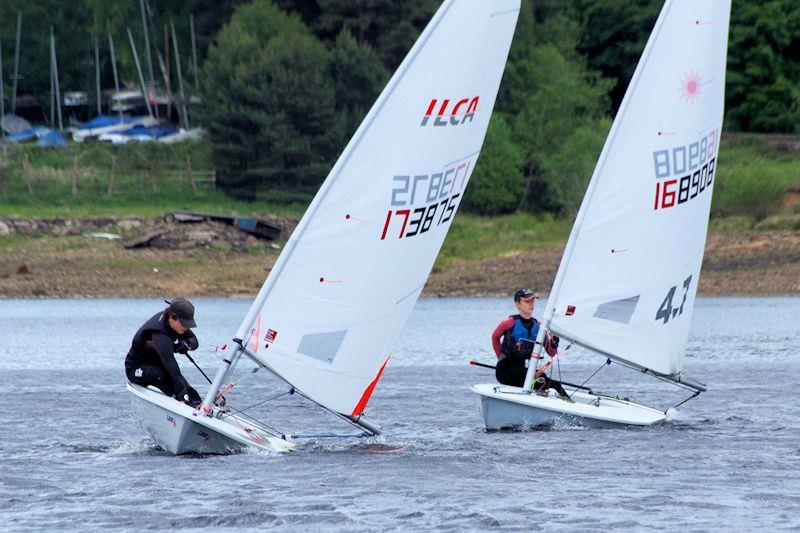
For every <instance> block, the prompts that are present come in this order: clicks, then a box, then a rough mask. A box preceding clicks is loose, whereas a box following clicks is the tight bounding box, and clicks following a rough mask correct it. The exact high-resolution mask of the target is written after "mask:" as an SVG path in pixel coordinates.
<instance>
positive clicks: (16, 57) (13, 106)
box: [11, 11, 22, 115]
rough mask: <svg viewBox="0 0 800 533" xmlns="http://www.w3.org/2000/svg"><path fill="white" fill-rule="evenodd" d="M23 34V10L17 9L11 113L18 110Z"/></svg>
mask: <svg viewBox="0 0 800 533" xmlns="http://www.w3.org/2000/svg"><path fill="white" fill-rule="evenodd" d="M21 34H22V12H20V11H17V46H16V47H15V48H14V88H13V89H12V90H11V114H12V115H13V114H16V112H17V80H18V79H19V40H20V35H21Z"/></svg>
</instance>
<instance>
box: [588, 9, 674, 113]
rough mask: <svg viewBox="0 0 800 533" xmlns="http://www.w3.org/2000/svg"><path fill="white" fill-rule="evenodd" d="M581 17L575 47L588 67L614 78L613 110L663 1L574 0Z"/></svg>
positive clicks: (621, 95) (623, 91) (617, 103)
mask: <svg viewBox="0 0 800 533" xmlns="http://www.w3.org/2000/svg"><path fill="white" fill-rule="evenodd" d="M574 4H575V7H576V9H577V12H578V17H579V20H580V21H581V33H580V41H579V43H578V47H577V48H578V51H579V52H580V53H582V54H585V56H586V58H587V61H588V65H589V67H590V68H592V69H595V70H598V71H600V72H601V73H602V75H603V76H604V77H606V78H608V79H611V80H613V85H612V87H611V91H610V93H609V94H610V97H611V108H612V109H614V110H616V109H617V108H618V107H619V105H620V103H621V102H622V97H623V96H624V95H625V91H626V90H627V88H628V82H629V81H630V79H631V77H632V76H633V71H634V70H635V69H636V65H637V64H638V62H639V57H640V56H641V54H642V51H643V50H644V46H645V44H646V43H647V38H648V37H649V36H650V33H651V32H652V30H653V26H654V24H655V21H656V18H657V17H658V13H659V11H660V9H661V6H662V5H663V4H664V2H663V1H662V0H604V1H603V2H596V1H594V0H574Z"/></svg>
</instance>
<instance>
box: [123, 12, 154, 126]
mask: <svg viewBox="0 0 800 533" xmlns="http://www.w3.org/2000/svg"><path fill="white" fill-rule="evenodd" d="M128 39H129V40H130V42H131V50H132V51H133V61H134V63H136V74H137V75H138V76H139V86H140V87H141V88H142V96H144V103H145V104H147V114H148V115H150V118H153V108H152V107H150V96H149V95H148V94H147V88H146V85H145V84H144V76H143V75H142V65H141V64H140V63H139V54H137V53H136V43H134V42H133V34H132V33H131V29H130V27H129V28H128Z"/></svg>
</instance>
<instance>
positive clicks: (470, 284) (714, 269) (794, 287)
mask: <svg viewBox="0 0 800 533" xmlns="http://www.w3.org/2000/svg"><path fill="white" fill-rule="evenodd" d="M125 220H128V222H125V223H123V224H120V220H116V221H113V220H112V221H111V222H112V223H111V224H108V225H105V226H92V227H91V228H87V227H86V226H81V225H80V224H77V225H76V223H75V222H73V223H72V224H70V225H68V226H67V225H65V226H59V225H58V224H51V226H52V227H57V228H64V227H66V228H68V229H67V231H64V232H63V233H61V234H60V235H59V233H60V232H61V229H57V230H56V231H54V232H53V231H51V232H47V231H44V230H42V229H34V230H32V231H30V233H26V232H23V231H19V230H17V229H16V228H15V229H14V231H13V232H9V233H11V235H7V236H5V237H0V297H3V298H30V297H38V298H81V297H90V298H91V297H95V298H99V297H131V298H149V297H155V298H160V297H166V296H171V295H187V296H224V297H253V296H255V294H256V292H257V291H258V289H259V287H260V286H261V284H262V283H263V281H264V279H265V277H266V275H267V273H268V272H269V270H270V269H271V268H272V265H273V264H274V262H275V260H276V259H277V257H278V254H279V252H280V243H279V242H277V243H276V242H270V241H263V240H259V239H255V238H253V237H252V236H249V235H244V234H242V232H240V231H238V230H236V229H235V228H230V227H225V226H223V225H220V224H216V223H209V222H203V223H201V224H195V225H187V224H179V225H178V224H172V225H167V226H164V224H165V223H164V221H163V219H160V220H158V219H157V220H153V221H151V222H142V221H139V222H138V224H139V225H138V226H137V225H136V224H137V222H131V221H130V220H129V219H125ZM284 222H285V224H286V227H287V232H288V231H291V230H292V229H293V228H294V226H293V221H291V220H289V221H284ZM132 223H133V224H134V225H135V226H136V227H132V228H128V229H122V228H123V227H125V226H127V225H130V224H132ZM6 227H8V224H6ZM33 227H39V226H38V223H36V224H33ZM159 228H161V229H163V230H164V232H163V233H164V235H165V240H166V247H165V248H154V247H145V248H137V249H126V248H125V247H124V246H123V245H122V242H127V241H129V240H130V239H132V238H135V237H136V236H137V235H138V236H140V235H142V234H143V233H144V232H146V231H154V230H158V229H159ZM87 229H91V230H93V231H95V232H96V231H110V230H114V229H116V230H120V231H121V236H122V237H123V239H121V240H112V239H109V238H102V237H97V236H94V237H91V236H86V235H85V234H87ZM89 233H90V232H89ZM562 252H563V246H561V245H558V246H550V247H546V248H542V249H539V250H537V251H535V252H526V253H510V254H507V255H501V256H498V257H493V258H490V259H485V260H479V261H478V260H476V261H459V262H456V263H453V264H451V265H450V266H448V267H447V268H441V267H436V268H435V269H434V272H433V274H432V275H431V278H430V280H429V282H428V285H427V286H426V289H425V294H426V295H428V296H435V295H442V296H448V295H452V296H456V295H463V296H489V295H508V294H510V293H511V292H513V288H514V287H519V286H522V285H524V286H528V287H535V288H537V289H539V290H541V291H542V292H546V291H547V290H548V289H549V287H550V286H551V284H552V281H553V277H554V276H555V272H556V269H557V267H558V263H559V261H560V260H561V254H562ZM699 290H700V293H701V294H703V295H800V232H792V231H761V232H750V233H742V234H737V235H728V234H711V235H710V236H709V239H708V243H707V246H706V255H705V261H704V265H703V273H702V275H701V279H700V289H699Z"/></svg>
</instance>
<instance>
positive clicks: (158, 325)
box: [125, 298, 201, 407]
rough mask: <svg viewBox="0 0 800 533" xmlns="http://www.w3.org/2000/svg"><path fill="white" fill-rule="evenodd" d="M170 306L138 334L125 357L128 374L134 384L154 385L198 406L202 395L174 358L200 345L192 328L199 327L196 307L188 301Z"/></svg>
mask: <svg viewBox="0 0 800 533" xmlns="http://www.w3.org/2000/svg"><path fill="white" fill-rule="evenodd" d="M167 303H168V304H169V307H167V308H166V309H164V310H163V311H161V312H159V313H156V314H155V315H153V316H152V317H151V318H150V320H148V321H147V322H145V323H144V325H143V326H142V327H141V328H139V331H137V332H136V335H134V337H133V342H131V349H130V351H129V352H128V356H127V357H126V358H125V374H126V375H127V376H128V380H130V382H131V383H135V384H137V385H141V386H142V387H147V386H148V385H153V386H155V387H158V388H159V389H161V392H163V393H164V394H166V395H167V396H174V397H175V398H176V399H177V400H178V401H182V402H185V403H187V404H189V405H191V406H192V407H195V406H196V405H198V404H199V403H200V401H201V398H200V395H199V394H198V393H197V391H196V390H195V389H194V388H192V387H191V385H189V383H188V382H187V381H186V378H184V377H183V376H182V375H181V371H180V368H179V367H178V363H177V362H176V361H175V356H174V354H175V353H183V354H186V353H187V352H188V351H189V350H196V349H197V347H198V346H199V343H198V342H197V337H196V336H195V334H194V333H192V330H191V329H189V328H193V327H196V326H197V324H196V323H195V321H194V305H192V303H191V302H190V301H189V300H187V299H185V298H175V299H174V300H172V301H171V302H170V301H167Z"/></svg>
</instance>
